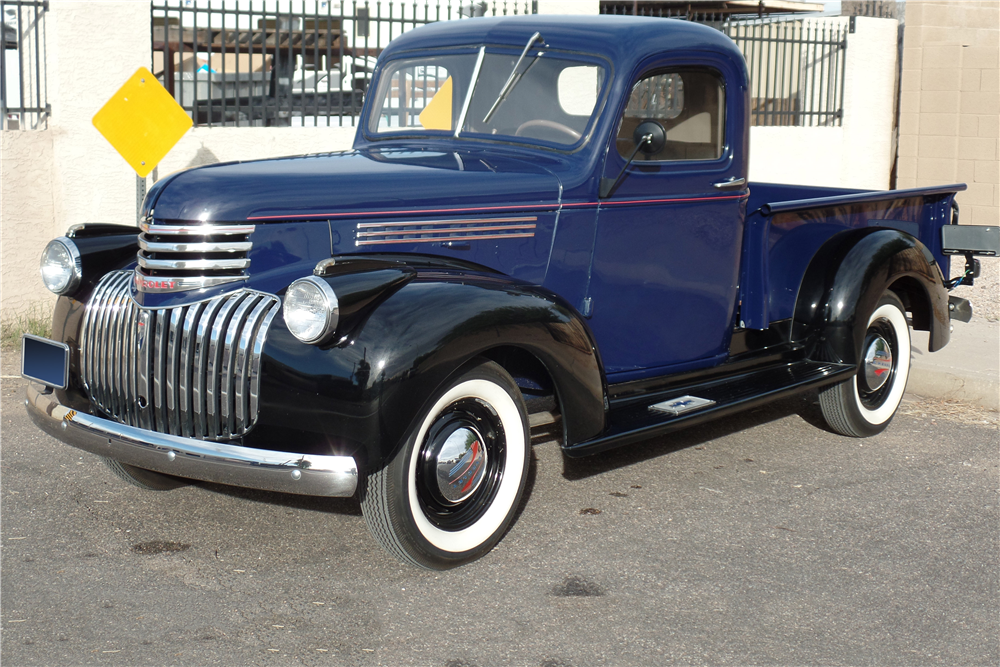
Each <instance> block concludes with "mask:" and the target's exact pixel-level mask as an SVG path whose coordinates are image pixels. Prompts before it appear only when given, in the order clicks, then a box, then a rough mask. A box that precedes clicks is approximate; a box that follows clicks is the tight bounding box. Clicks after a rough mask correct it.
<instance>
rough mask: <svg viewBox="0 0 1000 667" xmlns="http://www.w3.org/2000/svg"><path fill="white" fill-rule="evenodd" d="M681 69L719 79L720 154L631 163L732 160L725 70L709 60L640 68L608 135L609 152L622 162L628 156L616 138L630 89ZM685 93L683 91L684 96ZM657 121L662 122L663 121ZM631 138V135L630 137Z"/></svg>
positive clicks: (661, 163)
mask: <svg viewBox="0 0 1000 667" xmlns="http://www.w3.org/2000/svg"><path fill="white" fill-rule="evenodd" d="M684 72H704V73H708V74H710V75H711V76H713V77H714V78H715V79H716V80H717V81H718V82H719V90H720V92H721V94H722V100H721V104H720V107H721V109H722V118H721V119H720V122H719V125H718V127H717V128H715V129H716V130H717V129H721V130H722V137H721V141H720V144H719V155H718V156H717V157H711V158H694V159H677V160H638V161H634V162H633V163H632V165H633V166H639V167H651V166H658V167H664V166H681V165H685V166H686V165H692V164H706V165H707V164H717V163H722V162H723V161H728V160H730V159H731V153H732V147H731V145H730V139H731V137H730V131H729V130H730V128H729V125H730V113H729V104H730V99H729V85H728V82H727V80H726V73H725V71H723V69H721V68H720V67H719V66H718V65H716V64H710V63H704V62H703V63H692V62H690V61H689V62H684V63H676V64H673V63H671V64H662V65H657V66H655V67H650V68H647V69H645V70H643V71H642V73H641V74H640V75H639V76H637V77H634V79H633V81H632V83H631V84H630V85H629V86H628V89H627V94H626V95H624V96H623V97H624V101H623V104H622V106H621V109H619V112H618V120H617V122H616V123H615V131H614V132H613V133H612V134H611V138H610V140H611V146H610V147H609V148H610V151H609V152H611V153H612V154H614V155H615V156H617V157H618V158H620V160H621V162H622V163H624V162H625V161H626V160H627V159H628V156H627V155H622V154H621V152H619V150H618V139H619V137H620V134H621V129H622V125H623V124H624V122H625V114H626V112H627V111H628V104H629V101H630V100H631V99H632V91H633V90H635V87H636V86H638V85H639V84H640V83H641V82H642V81H644V80H645V79H648V78H650V77H654V76H657V75H661V74H682V73H684ZM686 96H687V92H685V97H686ZM652 120H657V122H660V123H661V124H662V121H660V120H658V119H652ZM665 129H666V128H665ZM629 139H631V137H629Z"/></svg>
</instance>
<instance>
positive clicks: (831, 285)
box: [792, 228, 950, 364]
mask: <svg viewBox="0 0 1000 667" xmlns="http://www.w3.org/2000/svg"><path fill="white" fill-rule="evenodd" d="M887 289H892V290H894V291H896V292H898V293H899V294H900V296H901V298H902V299H903V302H904V304H906V305H907V309H908V310H911V312H912V313H913V317H914V325H915V327H916V328H920V329H927V330H929V331H930V345H929V348H930V351H932V352H933V351H935V350H939V349H941V348H942V347H944V346H945V345H946V344H947V343H948V339H949V335H950V326H949V325H950V322H949V317H948V293H947V291H946V290H945V288H944V285H943V284H942V278H941V271H940V269H939V268H938V266H937V262H936V261H935V260H934V256H933V255H932V254H931V252H930V251H929V250H928V249H927V248H926V247H925V246H924V245H923V244H922V243H921V242H920V241H918V240H917V239H915V238H914V237H913V236H910V235H909V234H906V233H904V232H900V231H896V230H893V229H877V228H869V229H864V230H854V231H846V232H842V233H840V234H837V235H836V236H834V237H832V238H831V239H830V240H829V241H827V242H826V243H825V244H824V245H823V246H822V247H821V248H820V249H819V251H818V252H817V253H816V255H815V257H814V258H813V260H812V262H811V263H810V264H809V268H808V269H807V270H806V273H805V275H804V276H803V278H802V284H801V285H800V287H799V292H798V296H797V298H796V303H795V314H794V317H793V322H792V340H793V341H798V342H803V343H805V344H806V345H807V350H808V351H809V356H810V357H811V358H813V359H816V360H822V361H835V362H838V363H847V364H856V363H858V361H859V359H860V354H861V346H862V343H863V341H864V335H865V330H866V329H867V325H868V321H867V320H868V317H869V315H870V313H872V312H873V311H874V309H875V305H876V304H877V303H878V300H879V298H880V297H881V296H882V294H883V293H884V292H885V291H886V290H887Z"/></svg>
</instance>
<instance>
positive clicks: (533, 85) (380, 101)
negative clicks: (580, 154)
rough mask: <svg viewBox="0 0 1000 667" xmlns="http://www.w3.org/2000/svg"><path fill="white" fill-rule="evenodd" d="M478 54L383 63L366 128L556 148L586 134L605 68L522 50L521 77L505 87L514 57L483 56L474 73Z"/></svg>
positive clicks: (549, 54) (514, 55)
mask: <svg viewBox="0 0 1000 667" xmlns="http://www.w3.org/2000/svg"><path fill="white" fill-rule="evenodd" d="M479 57H480V53H479V52H469V53H464V54H450V55H444V56H422V57H416V58H406V59H400V60H394V61H391V62H389V63H388V64H387V65H386V66H385V70H384V71H383V73H382V76H381V77H380V83H379V87H378V91H377V93H376V99H375V104H374V107H373V109H374V111H373V113H372V116H371V118H370V119H369V121H368V131H369V132H370V133H372V134H378V135H386V134H393V133H399V134H407V135H412V134H424V133H426V134H427V135H428V136H434V135H438V136H475V135H480V136H483V135H485V136H487V137H490V138H497V139H503V140H505V141H517V142H523V143H549V144H556V145H558V146H573V145H575V144H577V143H579V142H580V141H581V140H582V139H583V137H584V136H586V134H587V130H588V127H589V125H590V121H591V118H592V116H593V115H594V111H595V108H596V106H597V100H598V99H599V97H600V94H601V91H602V88H603V86H604V80H605V78H606V77H605V69H604V67H602V66H600V65H599V64H597V63H596V62H594V61H590V60H584V59H579V60H578V59H575V58H567V57H565V56H563V55H556V54H553V53H551V52H545V51H538V52H533V53H528V55H527V56H526V57H525V58H524V60H523V61H522V62H521V64H520V66H519V68H518V71H519V73H520V76H519V77H517V78H516V81H515V82H514V83H513V84H512V85H509V86H508V87H507V89H506V90H504V86H505V84H506V83H507V81H508V80H509V79H510V78H511V73H512V72H513V71H514V67H515V65H517V64H518V58H519V54H518V53H499V52H496V53H491V52H485V53H483V54H482V63H481V65H480V66H479V73H478V76H476V63H477V61H478V59H479ZM474 76H476V79H475V81H474V82H473V77H474ZM470 87H472V88H473V91H472V97H471V99H468V100H467V98H468V97H469V95H468V93H469V89H470ZM501 93H503V94H501ZM467 102H468V106H467V107H466V103H467ZM491 110H492V111H493V113H492V115H490V111H491ZM463 112H464V115H463ZM487 118H488V120H487ZM460 122H461V124H462V125H461V129H460V130H459V131H458V132H457V133H456V129H457V125H458V123H460Z"/></svg>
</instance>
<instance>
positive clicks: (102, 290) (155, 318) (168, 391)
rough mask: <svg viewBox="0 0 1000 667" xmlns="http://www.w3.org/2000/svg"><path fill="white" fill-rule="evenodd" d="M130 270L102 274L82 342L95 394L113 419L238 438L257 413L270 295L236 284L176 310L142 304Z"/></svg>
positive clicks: (271, 312)
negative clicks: (132, 289)
mask: <svg viewBox="0 0 1000 667" xmlns="http://www.w3.org/2000/svg"><path fill="white" fill-rule="evenodd" d="M131 280H132V273H131V272H128V271H116V272H114V273H110V274H108V275H107V276H105V277H104V278H102V279H101V281H100V283H98V285H97V287H96V288H95V290H94V294H93V296H92V297H91V299H90V302H89V303H88V304H87V310H86V313H85V314H84V318H83V330H82V335H81V338H80V362H81V366H82V369H81V370H82V373H83V381H84V385H85V386H86V389H87V391H88V392H89V393H90V398H91V400H92V401H93V402H94V403H96V404H97V405H98V406H99V407H100V408H101V409H102V410H104V411H106V412H107V413H108V414H110V415H111V416H112V417H114V418H115V419H117V420H118V421H120V422H122V423H124V424H128V425H129V426H137V427H139V428H145V429H149V430H153V431H158V432H160V433H170V434H173V435H180V436H185V437H192V438H202V439H207V440H224V439H229V438H232V437H236V436H240V435H242V434H244V433H246V431H247V430H248V429H249V428H250V427H251V426H253V424H254V422H255V421H256V419H257V409H258V392H259V388H260V384H259V383H260V376H259V371H260V354H261V348H262V347H263V345H264V339H265V337H266V336H267V331H268V328H269V326H270V324H271V320H272V319H274V316H275V315H276V314H277V313H278V309H279V307H280V305H281V304H280V301H279V300H278V298H277V297H276V296H273V295H270V294H264V293H261V292H254V291H251V290H245V289H243V290H237V291H235V292H231V293H229V294H225V295H222V296H219V297H216V298H214V299H210V300H208V301H202V302H200V303H194V304H191V305H188V306H178V307H175V308H160V309H155V310H154V309H143V308H140V307H139V306H137V305H136V304H135V302H134V301H133V300H132V298H131V297H130V296H129V282H130V281H131Z"/></svg>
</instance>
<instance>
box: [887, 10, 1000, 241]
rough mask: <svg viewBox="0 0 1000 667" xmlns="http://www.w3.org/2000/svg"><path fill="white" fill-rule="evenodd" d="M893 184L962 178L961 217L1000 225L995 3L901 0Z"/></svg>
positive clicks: (999, 63) (998, 15)
mask: <svg viewBox="0 0 1000 667" xmlns="http://www.w3.org/2000/svg"><path fill="white" fill-rule="evenodd" d="M903 47H904V48H903V81H902V95H901V99H900V112H901V113H900V124H899V129H900V136H899V168H898V179H897V182H898V186H899V187H900V188H906V187H917V186H922V185H934V184H937V183H954V182H964V183H968V185H969V189H968V191H966V192H961V193H959V195H958V203H959V205H960V206H961V211H962V215H961V220H962V222H964V223H971V224H977V225H996V224H998V223H1000V139H998V137H1000V69H998V68H1000V2H998V0H988V1H984V2H973V1H971V0H970V1H967V2H933V1H929V0H928V1H924V0H910V2H907V3H906V31H905V34H904V37H903Z"/></svg>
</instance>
